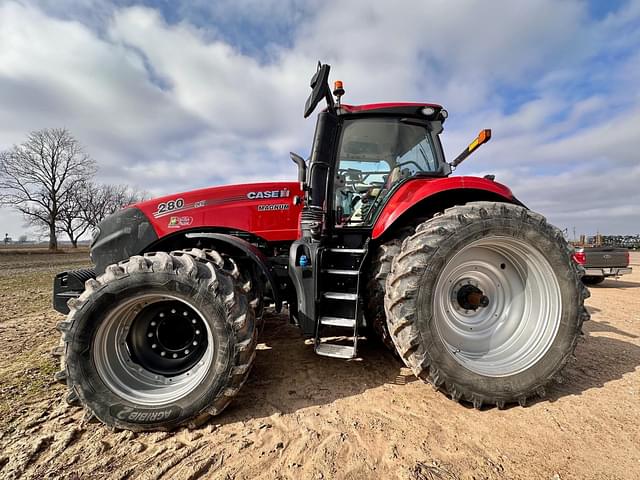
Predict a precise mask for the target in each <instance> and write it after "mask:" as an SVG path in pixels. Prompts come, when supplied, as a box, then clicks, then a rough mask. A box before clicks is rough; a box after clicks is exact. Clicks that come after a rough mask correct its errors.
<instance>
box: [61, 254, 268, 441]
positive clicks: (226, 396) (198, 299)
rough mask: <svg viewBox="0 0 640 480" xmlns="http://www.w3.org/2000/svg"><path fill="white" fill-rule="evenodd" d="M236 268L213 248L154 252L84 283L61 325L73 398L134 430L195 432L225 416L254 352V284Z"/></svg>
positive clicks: (116, 424)
mask: <svg viewBox="0 0 640 480" xmlns="http://www.w3.org/2000/svg"><path fill="white" fill-rule="evenodd" d="M234 267H235V265H233V263H232V261H231V260H229V259H223V258H222V257H221V256H220V255H219V254H217V253H216V252H215V251H210V250H197V249H191V250H186V251H177V252H172V253H165V252H157V253H149V254H145V255H144V256H134V257H131V258H130V259H129V260H127V261H125V262H121V263H119V264H117V265H111V266H109V267H107V269H106V271H105V273H104V274H103V275H101V276H100V277H98V278H97V279H96V280H90V281H88V282H87V285H86V290H85V291H84V292H83V294H82V295H81V296H80V297H79V298H78V299H77V300H75V301H71V302H70V309H71V311H70V313H69V316H68V318H67V320H65V321H63V322H61V323H60V324H59V326H58V328H59V330H61V332H62V338H63V343H62V346H63V349H62V351H61V352H60V353H62V354H63V362H62V366H63V369H62V370H61V371H60V372H59V373H58V374H57V376H56V377H57V378H58V379H63V380H65V381H66V384H67V386H68V388H69V394H68V396H67V400H68V401H69V402H70V403H73V404H79V405H82V406H83V407H85V409H86V411H87V414H88V416H89V418H92V417H96V418H97V419H99V420H100V421H102V422H103V423H105V424H107V425H109V426H112V427H118V428H125V429H129V430H134V431H135V430H171V429H173V428H176V427H178V426H182V425H186V426H190V427H194V426H197V425H198V424H200V423H202V422H204V421H206V420H207V419H208V418H209V417H211V416H213V415H217V414H218V413H220V412H221V411H222V410H223V409H224V408H225V407H226V406H227V405H228V404H229V403H230V402H231V400H232V398H233V397H234V396H235V395H236V393H237V392H238V390H239V389H240V387H241V386H242V384H243V383H244V382H245V380H246V379H247V377H248V375H249V371H250V369H251V366H252V364H253V359H254V356H255V345H256V335H257V331H256V326H255V318H254V313H253V309H252V308H251V307H250V305H249V301H248V299H247V296H248V292H249V290H250V285H249V284H247V282H243V281H242V280H241V279H240V278H239V277H240V276H239V275H238V274H237V268H234Z"/></svg>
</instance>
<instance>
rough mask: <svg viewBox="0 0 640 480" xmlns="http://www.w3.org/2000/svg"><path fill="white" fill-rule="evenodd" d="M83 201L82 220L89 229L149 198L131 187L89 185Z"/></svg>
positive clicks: (144, 193)
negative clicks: (119, 211)
mask: <svg viewBox="0 0 640 480" xmlns="http://www.w3.org/2000/svg"><path fill="white" fill-rule="evenodd" d="M84 191H85V196H84V198H83V200H82V201H81V208H82V214H81V216H82V219H83V221H84V222H85V223H86V224H87V225H88V226H89V227H96V226H97V225H98V223H100V222H101V221H102V220H104V219H105V218H106V217H107V216H109V215H111V214H112V213H115V212H116V211H118V210H120V209H121V208H124V207H126V206H127V205H131V204H132V203H136V202H140V201H142V200H145V199H146V198H147V193H146V192H144V191H141V190H138V189H137V188H135V187H131V186H129V185H110V184H96V183H91V182H89V183H87V186H86V189H85V190H84Z"/></svg>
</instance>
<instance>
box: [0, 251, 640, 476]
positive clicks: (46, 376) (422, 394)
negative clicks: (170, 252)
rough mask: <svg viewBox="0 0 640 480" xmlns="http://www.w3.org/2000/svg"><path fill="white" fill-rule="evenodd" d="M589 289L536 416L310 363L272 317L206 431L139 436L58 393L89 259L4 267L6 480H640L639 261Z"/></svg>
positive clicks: (375, 357)
mask: <svg viewBox="0 0 640 480" xmlns="http://www.w3.org/2000/svg"><path fill="white" fill-rule="evenodd" d="M633 260H634V263H635V265H634V270H635V272H634V273H633V274H632V275H628V276H625V277H624V279H623V280H619V281H615V280H606V281H605V282H604V283H603V284H601V285H599V286H595V287H593V288H592V289H591V292H592V297H591V298H590V299H589V300H588V305H589V309H590V311H591V313H592V315H593V317H592V321H591V322H588V324H587V325H586V326H585V334H586V335H585V337H584V341H583V342H581V343H580V344H579V346H578V349H577V351H576V357H577V358H576V360H575V361H574V362H573V363H572V364H571V365H570V366H569V367H568V368H567V369H566V370H565V381H564V383H563V384H560V385H556V386H554V387H553V388H550V389H549V391H548V392H547V393H548V398H547V399H546V400H539V401H536V402H535V403H534V404H533V405H531V406H529V407H527V408H521V407H518V406H516V407H512V408H508V409H507V410H503V411H499V410H497V409H490V410H486V411H476V410H473V409H471V408H468V407H465V406H463V405H458V404H456V403H454V402H452V401H451V400H449V399H447V398H446V397H445V396H444V395H442V394H440V393H438V392H436V391H434V389H433V388H432V387H430V386H428V385H426V384H424V383H422V382H420V381H415V378H414V377H412V376H411V375H410V374H409V373H408V371H407V370H406V369H405V368H402V366H401V365H400V364H399V363H398V361H397V360H395V359H394V358H393V357H391V356H390V355H389V354H387V353H386V352H385V351H384V350H383V349H381V348H380V347H376V346H373V345H366V344H365V345H364V346H363V348H362V360H360V361H351V362H344V361H339V360H333V359H326V358H322V357H318V356H316V355H314V353H313V351H312V347H311V345H308V344H305V342H304V341H303V339H302V338H301V337H300V335H299V333H298V331H297V330H296V329H295V328H294V327H291V326H289V325H287V323H286V316H285V315H274V314H272V315H269V317H268V321H267V326H266V328H265V332H264V334H263V337H262V342H263V343H261V344H260V346H259V350H258V354H257V359H256V365H255V369H254V371H253V373H252V374H251V377H250V380H249V382H248V383H247V384H246V385H245V386H244V388H243V390H242V391H241V393H240V395H239V397H238V398H237V399H236V400H235V402H234V403H233V404H232V406H231V407H230V408H229V409H227V410H226V411H225V412H224V413H223V414H222V415H220V416H219V417H216V418H215V419H214V420H213V421H212V422H210V423H209V424H208V425H205V426H203V427H202V428H200V429H198V430H193V431H188V430H179V431H176V432H173V433H151V434H134V433H131V432H122V431H120V432H112V431H109V430H108V429H107V428H105V427H103V426H101V425H99V424H85V423H83V421H82V419H83V413H82V410H81V409H79V408H73V407H68V406H66V405H65V403H64V401H63V400H62V398H63V395H64V392H65V390H64V387H62V386H60V385H58V384H55V383H52V380H51V377H52V374H53V373H54V372H55V371H56V370H57V366H56V364H55V362H54V360H53V358H52V357H51V356H50V355H49V351H50V350H51V348H52V347H53V346H54V345H56V344H57V342H58V334H57V332H56V331H55V328H54V326H55V324H56V322H57V321H59V320H60V319H62V316H61V315H58V314H57V313H55V312H54V311H52V309H51V307H50V304H51V299H50V295H51V280H52V277H53V275H54V274H55V272H57V271H59V270H61V269H62V268H66V267H74V268H77V267H79V266H81V265H83V264H85V263H86V262H87V258H86V253H84V254H82V253H80V254H75V255H74V254H67V255H53V256H49V255H46V254H40V255H36V254H34V255H29V256H25V255H15V256H12V255H2V256H0V300H1V302H2V306H3V308H2V311H1V312H0V346H1V347H2V355H0V477H2V478H20V477H23V478H34V479H35V478H38V479H40V478H61V477H63V478H83V479H84V478H96V479H102V478H114V479H116V478H142V479H155V478H167V479H182V478H185V479H192V478H212V479H218V478H220V479H253V478H265V479H267V478H269V479H270V478H290V479H306V478H315V479H331V478H348V479H358V478H363V479H375V478H381V479H393V478H399V479H457V478H461V479H474V478H475V479H483V478H489V479H530V478H536V479H537V478H541V479H545V478H546V479H552V478H561V479H569V478H576V479H617V478H620V479H637V478H638V477H639V476H640V369H639V368H638V366H640V255H634V256H633Z"/></svg>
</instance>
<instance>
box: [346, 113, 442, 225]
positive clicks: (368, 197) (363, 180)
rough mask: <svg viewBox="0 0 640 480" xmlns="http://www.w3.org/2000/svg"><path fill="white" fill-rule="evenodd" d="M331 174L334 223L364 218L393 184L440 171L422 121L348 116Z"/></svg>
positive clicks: (367, 220) (371, 214)
mask: <svg viewBox="0 0 640 480" xmlns="http://www.w3.org/2000/svg"><path fill="white" fill-rule="evenodd" d="M342 132H343V133H342V138H341V141H340V148H339V153H338V167H337V169H336V176H335V199H334V211H335V218H336V222H337V224H342V225H359V224H368V223H370V221H371V220H373V218H374V217H375V214H376V213H377V211H378V209H379V207H380V206H381V205H383V204H384V198H385V197H386V195H387V194H388V193H389V192H390V191H391V190H392V189H393V187H394V186H395V185H397V184H398V183H400V182H402V181H403V180H404V179H406V178H409V177H413V176H415V175H418V174H421V173H426V174H437V173H439V172H440V171H441V169H440V165H439V164H438V160H437V156H436V154H435V149H434V145H433V137H432V135H431V133H430V132H429V130H428V129H427V127H426V125H425V126H422V125H414V124H411V123H406V122H403V121H401V120H400V119H397V118H369V119H357V120H346V121H345V122H344V126H343V130H342Z"/></svg>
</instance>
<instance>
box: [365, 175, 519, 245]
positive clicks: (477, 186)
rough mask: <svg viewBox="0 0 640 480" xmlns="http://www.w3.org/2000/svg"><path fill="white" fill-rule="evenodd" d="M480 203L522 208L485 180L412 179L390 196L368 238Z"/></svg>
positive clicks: (507, 192)
mask: <svg viewBox="0 0 640 480" xmlns="http://www.w3.org/2000/svg"><path fill="white" fill-rule="evenodd" d="M480 200H488V201H502V202H508V203H515V204H518V205H522V204H521V203H520V202H519V201H518V200H517V199H516V198H515V197H514V196H513V193H511V190H509V188H508V187H506V186H505V185H502V184H501V183H498V182H494V181H493V180H489V179H486V178H479V177H447V178H416V179H412V180H409V181H408V182H406V183H404V184H402V185H400V187H399V188H398V189H397V190H396V191H395V192H394V193H393V194H392V196H391V198H390V199H389V200H388V201H387V203H386V205H385V206H384V208H383V209H382V211H381V212H380V215H379V216H378V218H377V219H376V222H375V224H374V226H373V232H372V237H373V239H377V238H380V237H381V236H382V235H384V233H385V232H387V231H389V230H390V229H391V228H392V227H393V226H394V225H397V224H399V223H401V222H403V221H404V220H407V219H408V218H409V217H414V216H415V217H425V216H431V215H433V214H434V213H437V212H439V211H442V210H444V209H445V208H449V207H452V206H454V205H459V204H462V203H467V202H472V201H480Z"/></svg>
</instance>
